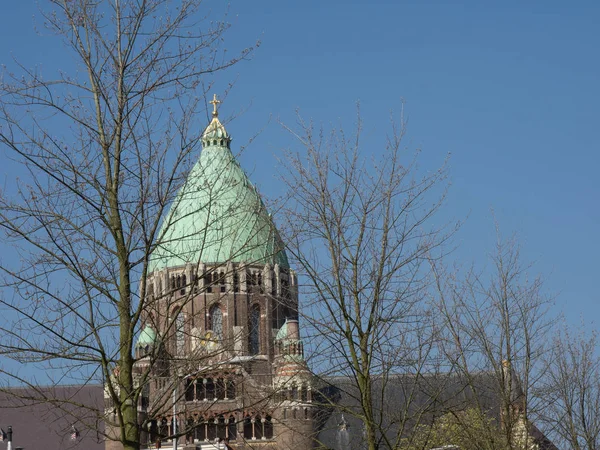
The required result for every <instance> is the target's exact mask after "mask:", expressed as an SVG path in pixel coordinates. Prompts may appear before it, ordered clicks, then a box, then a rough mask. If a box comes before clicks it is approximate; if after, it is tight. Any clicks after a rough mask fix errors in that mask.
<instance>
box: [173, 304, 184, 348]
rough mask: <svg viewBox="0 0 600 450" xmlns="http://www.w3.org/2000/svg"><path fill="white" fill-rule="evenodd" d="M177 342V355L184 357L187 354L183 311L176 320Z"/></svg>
mask: <svg viewBox="0 0 600 450" xmlns="http://www.w3.org/2000/svg"><path fill="white" fill-rule="evenodd" d="M175 342H176V351H177V355H178V356H182V355H183V354H184V352H185V321H184V317H183V312H182V311H181V310H179V312H178V313H177V317H176V318H175Z"/></svg>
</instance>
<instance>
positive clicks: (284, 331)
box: [275, 319, 288, 341]
mask: <svg viewBox="0 0 600 450" xmlns="http://www.w3.org/2000/svg"><path fill="white" fill-rule="evenodd" d="M287 326H288V324H287V319H285V322H283V325H281V328H280V329H279V331H278V332H277V336H275V340H276V341H281V340H283V339H287Z"/></svg>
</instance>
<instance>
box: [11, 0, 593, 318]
mask: <svg viewBox="0 0 600 450" xmlns="http://www.w3.org/2000/svg"><path fill="white" fill-rule="evenodd" d="M6 3H7V4H9V5H10V6H4V7H3V13H2V15H1V16H0V35H1V36H0V37H1V38H0V62H1V63H3V64H6V65H8V66H9V67H10V65H11V54H12V55H15V56H17V57H18V58H19V59H21V60H22V61H24V62H25V65H27V66H32V65H34V64H36V63H41V64H43V65H44V64H45V65H46V67H48V66H50V67H53V65H57V66H60V65H61V62H62V61H63V58H65V53H64V50H63V48H62V47H61V43H60V41H59V40H56V39H47V38H40V37H39V36H37V35H36V33H35V32H34V24H35V20H34V19H33V18H34V16H36V14H37V8H36V5H35V2H34V1H30V0H20V1H11V2H6ZM210 4H213V5H221V4H222V3H221V2H217V1H213V2H212V3H211V2H208V3H207V5H210ZM228 20H229V21H230V22H231V24H232V28H231V31H230V32H229V33H228V36H227V41H226V46H227V47H229V46H230V47H231V49H236V48H240V47H242V46H246V45H252V44H253V43H254V42H255V41H256V40H257V39H259V40H260V41H261V45H260V47H259V48H258V49H257V51H256V53H255V54H254V57H253V58H252V59H251V60H250V61H246V62H243V63H242V64H239V65H238V66H236V67H234V68H233V69H232V70H231V71H230V72H228V73H225V74H223V76H222V77H219V78H218V79H217V80H216V87H215V89H216V90H217V92H218V91H219V89H222V88H223V87H224V86H226V85H227V84H228V83H229V82H231V81H233V80H235V87H234V89H233V91H232V92H231V93H230V94H229V97H228V99H227V101H226V103H225V104H224V105H223V106H222V108H223V111H227V110H229V111H232V112H239V111H242V110H243V111H244V112H243V113H241V114H239V115H238V117H236V119H235V120H233V121H232V122H231V123H230V124H229V125H228V129H229V131H230V132H231V133H233V134H234V138H235V141H234V144H236V145H242V144H244V143H245V142H247V141H248V139H250V138H251V136H253V135H254V134H255V133H256V132H257V131H258V130H260V129H263V128H264V131H263V132H262V133H261V134H260V135H259V136H258V138H257V139H256V140H254V142H253V143H252V145H251V146H250V147H249V148H248V149H247V150H246V151H245V153H244V154H243V156H242V164H243V166H244V167H245V168H246V169H247V170H248V171H249V172H250V174H251V177H252V179H253V180H255V181H256V182H257V184H258V185H259V187H260V188H261V190H262V191H263V192H265V193H266V194H267V195H276V194H277V192H278V189H279V188H280V187H281V185H280V184H279V182H278V181H277V178H276V176H274V175H273V171H274V167H275V165H276V163H275V157H276V156H277V155H280V154H281V152H282V150H283V149H285V148H293V149H297V150H300V147H298V146H297V144H296V143H295V142H294V141H293V139H292V138H291V136H289V134H287V133H286V132H285V131H283V130H282V128H281V127H280V126H279V125H278V124H277V121H278V120H281V121H283V122H285V123H288V124H291V125H293V124H294V123H295V111H296V109H299V110H300V112H301V114H302V116H303V117H305V118H309V119H313V120H314V121H315V122H317V123H323V124H324V125H325V126H329V125H333V126H343V127H345V128H347V129H351V127H352V126H353V124H354V123H355V114H356V102H357V101H359V102H360V104H361V111H362V115H363V120H364V128H365V132H364V140H363V143H364V149H365V151H366V152H367V153H369V152H372V153H374V154H376V153H378V152H381V151H382V149H381V147H380V146H379V143H380V142H381V135H382V134H383V133H385V132H387V131H388V130H389V126H388V125H389V115H390V111H391V110H396V111H398V110H399V108H400V105H401V100H402V99H404V101H405V102H406V113H407V115H408V117H409V133H408V136H407V140H406V143H407V145H409V146H410V147H412V148H416V147H420V148H422V150H423V152H422V155H421V162H420V165H421V167H422V168H423V169H425V170H434V169H436V168H437V167H439V166H440V165H441V163H442V162H443V160H444V158H445V157H446V155H447V154H448V153H450V154H451V158H450V178H451V183H452V187H451V189H450V193H449V198H448V202H447V205H446V207H445V209H444V215H443V216H442V217H441V218H440V220H452V219H454V220H465V223H464V225H463V227H462V228H461V230H460V232H459V233H458V234H457V236H456V242H457V244H459V248H458V249H457V250H456V252H455V254H454V256H455V257H456V258H457V259H459V260H461V261H464V262H467V263H468V262H470V261H475V262H482V261H483V260H484V258H485V256H486V254H487V253H488V252H489V251H491V249H492V247H493V244H494V226H493V219H492V213H491V210H492V209H493V210H494V212H495V216H496V219H497V220H498V222H499V223H500V225H501V227H502V231H503V233H504V234H510V233H512V232H516V233H517V234H518V236H519V238H520V241H521V243H522V247H523V249H522V255H523V258H524V259H525V260H526V261H533V262H535V263H536V264H535V266H534V270H535V271H536V272H539V273H541V274H543V275H544V276H545V278H546V280H547V282H546V287H547V290H548V292H549V293H551V294H554V295H556V296H557V297H556V310H557V311H559V310H563V311H565V313H566V315H567V317H568V319H569V321H571V322H574V323H578V322H579V320H580V318H581V317H584V318H585V319H586V320H587V321H591V320H594V318H595V317H596V316H597V315H598V314H599V313H600V295H599V294H598V289H597V277H598V275H597V272H598V268H599V267H600V264H598V255H600V238H599V237H598V231H599V230H600V226H599V225H600V207H599V202H598V200H599V198H600V177H599V176H598V167H599V166H600V156H599V155H600V139H599V137H598V136H599V135H598V132H597V130H598V129H600V126H599V125H598V123H597V122H598V119H599V114H598V106H597V105H599V104H600V87H599V81H600V59H599V58H598V48H599V47H600V45H599V44H600V31H599V28H598V23H600V4H598V3H597V2H593V1H583V0H581V1H577V2H570V3H568V2H558V1H527V2H524V1H502V2H482V1H471V2H468V1H454V2H450V1H437V2H436V1H387V2H384V1H349V0H348V1H337V0H328V1H324V0H320V1H310V0H306V1H302V2H293V1H274V0H264V1H254V2H251V1H241V0H237V1H233V2H232V3H231V7H230V15H229V18H228ZM38 24H39V20H38ZM65 64H68V63H67V62H66V61H65ZM371 141H372V143H373V144H372V148H371V147H370V142H371ZM2 166H4V167H6V166H5V165H2ZM2 166H0V176H2V177H3V178H4V176H3V175H4V174H2V171H3V170H6V169H3V168H2Z"/></svg>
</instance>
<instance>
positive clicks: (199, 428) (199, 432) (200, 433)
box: [194, 419, 207, 442]
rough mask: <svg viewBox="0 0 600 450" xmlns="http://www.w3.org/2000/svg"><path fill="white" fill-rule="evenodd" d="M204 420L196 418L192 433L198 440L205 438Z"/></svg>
mask: <svg viewBox="0 0 600 450" xmlns="http://www.w3.org/2000/svg"><path fill="white" fill-rule="evenodd" d="M206 426H207V424H206V422H205V421H204V419H198V423H197V425H196V432H195V433H194V438H195V439H198V440H199V441H201V442H202V441H204V440H206Z"/></svg>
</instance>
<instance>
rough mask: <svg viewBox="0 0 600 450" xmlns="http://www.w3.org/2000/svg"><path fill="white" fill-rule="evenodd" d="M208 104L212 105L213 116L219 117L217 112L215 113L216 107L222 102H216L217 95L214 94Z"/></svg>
mask: <svg viewBox="0 0 600 450" xmlns="http://www.w3.org/2000/svg"><path fill="white" fill-rule="evenodd" d="M208 103H211V104H212V105H213V116H214V117H217V116H218V115H219V112H218V111H217V105H218V104H219V103H223V102H222V101H221V100H217V94H214V97H213V99H212V101H210V102H208Z"/></svg>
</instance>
